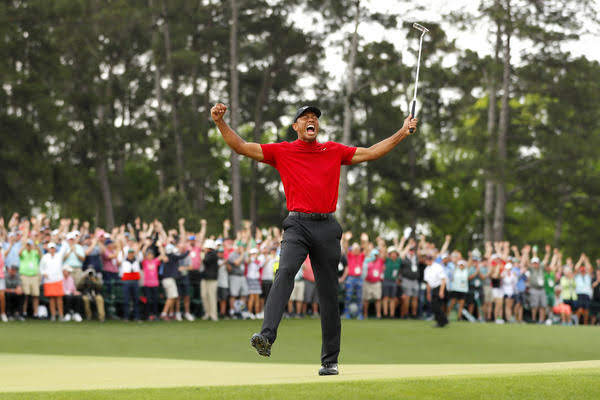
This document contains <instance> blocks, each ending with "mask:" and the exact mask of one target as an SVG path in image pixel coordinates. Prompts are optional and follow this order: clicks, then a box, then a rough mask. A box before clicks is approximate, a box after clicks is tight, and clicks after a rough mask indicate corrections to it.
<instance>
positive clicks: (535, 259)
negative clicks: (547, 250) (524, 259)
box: [531, 257, 540, 264]
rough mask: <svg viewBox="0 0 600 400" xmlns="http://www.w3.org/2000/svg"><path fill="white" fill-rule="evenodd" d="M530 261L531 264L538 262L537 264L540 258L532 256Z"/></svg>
mask: <svg viewBox="0 0 600 400" xmlns="http://www.w3.org/2000/svg"><path fill="white" fill-rule="evenodd" d="M531 263H532V264H533V263H538V264H539V263H540V259H539V258H538V257H533V258H532V259H531Z"/></svg>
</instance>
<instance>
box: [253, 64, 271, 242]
mask: <svg viewBox="0 0 600 400" xmlns="http://www.w3.org/2000/svg"><path fill="white" fill-rule="evenodd" d="M272 86H273V67H272V66H271V67H269V68H267V69H266V70H265V71H264V74H263V79H262V83H261V85H260V92H259V93H258V98H257V99H256V106H255V108H254V129H253V132H252V139H253V140H254V142H255V143H259V142H260V139H261V138H260V137H261V133H262V128H263V122H264V121H263V110H264V106H265V104H266V102H267V99H268V97H269V92H270V91H271V87H272ZM257 188H258V163H257V162H256V161H254V160H252V169H251V171H250V221H251V223H252V233H253V234H254V232H255V230H256V226H257V222H258V215H257V214H258V195H257V193H256V192H257Z"/></svg>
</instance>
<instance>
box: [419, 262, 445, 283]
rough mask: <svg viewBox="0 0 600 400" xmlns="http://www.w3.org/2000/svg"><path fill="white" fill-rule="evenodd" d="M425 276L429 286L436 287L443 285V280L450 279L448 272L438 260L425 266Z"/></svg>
mask: <svg viewBox="0 0 600 400" xmlns="http://www.w3.org/2000/svg"><path fill="white" fill-rule="evenodd" d="M424 278H425V282H427V283H428V284H429V286H431V288H434V289H435V288H437V287H439V286H441V284H442V281H444V280H447V279H448V277H447V276H446V272H445V271H444V267H443V266H442V265H441V264H439V263H437V262H434V263H433V264H431V265H429V266H428V267H427V268H425V272H424Z"/></svg>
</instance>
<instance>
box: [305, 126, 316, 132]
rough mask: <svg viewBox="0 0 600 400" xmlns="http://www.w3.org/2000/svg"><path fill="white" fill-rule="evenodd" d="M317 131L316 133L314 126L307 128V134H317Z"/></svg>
mask: <svg viewBox="0 0 600 400" xmlns="http://www.w3.org/2000/svg"><path fill="white" fill-rule="evenodd" d="M315 131H316V130H315V126H314V125H308V126H307V127H306V132H307V133H315Z"/></svg>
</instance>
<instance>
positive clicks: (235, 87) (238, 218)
mask: <svg viewBox="0 0 600 400" xmlns="http://www.w3.org/2000/svg"><path fill="white" fill-rule="evenodd" d="M230 2H231V28H230V30H229V56H230V61H229V73H230V80H231V88H230V89H231V98H230V103H231V104H230V106H231V109H230V113H231V117H230V118H231V121H230V125H231V128H232V129H233V130H234V131H237V128H238V124H239V112H240V110H239V75H238V48H237V47H238V40H237V30H238V12H239V10H238V2H237V0H230ZM241 182H242V178H241V175H240V160H239V158H238V155H237V153H236V152H235V151H232V152H231V195H232V197H233V229H234V232H237V231H238V230H240V228H241V226H242V183H241Z"/></svg>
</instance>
